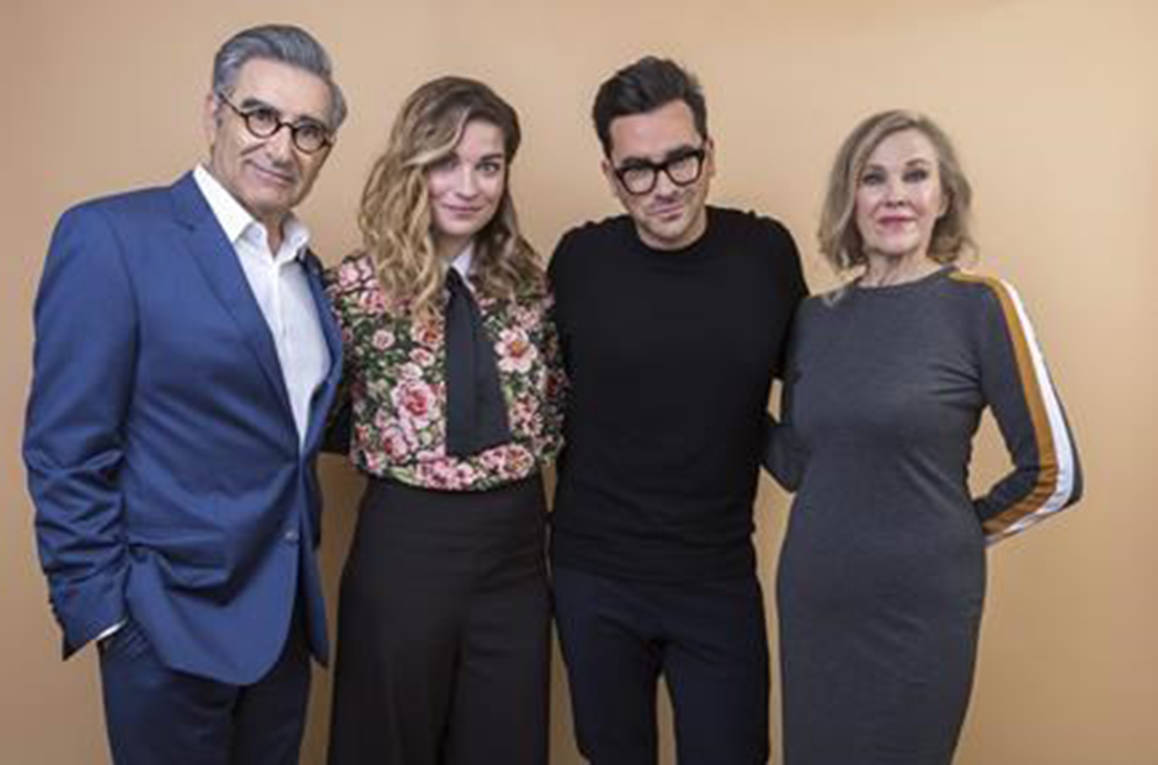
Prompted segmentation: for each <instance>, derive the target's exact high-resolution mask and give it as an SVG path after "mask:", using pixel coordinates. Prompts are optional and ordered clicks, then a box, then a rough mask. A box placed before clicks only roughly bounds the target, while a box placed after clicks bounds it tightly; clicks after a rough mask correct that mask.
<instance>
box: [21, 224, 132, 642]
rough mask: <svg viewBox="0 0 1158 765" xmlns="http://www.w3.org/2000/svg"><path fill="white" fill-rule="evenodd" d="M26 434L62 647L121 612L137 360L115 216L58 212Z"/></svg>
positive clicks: (39, 308) (39, 311)
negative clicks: (127, 439)
mask: <svg viewBox="0 0 1158 765" xmlns="http://www.w3.org/2000/svg"><path fill="white" fill-rule="evenodd" d="M35 325H36V345H35V354H34V361H33V380H32V389H31V396H30V398H29V402H28V410H27V421H26V426H25V434H24V461H25V464H26V467H27V470H28V486H29V491H30V493H31V495H32V499H33V502H34V504H35V506H36V538H37V545H38V548H39V552H40V559H41V565H42V567H43V569H44V572H45V575H46V576H47V577H48V582H49V587H50V591H51V600H52V605H53V608H54V611H55V613H56V617H57V619H58V620H59V621H60V623H61V626H62V627H63V629H64V636H65V655H68V654H69V653H71V652H72V651H74V650H76V649H77V648H79V647H80V646H82V645H84V644H85V643H87V642H88V641H89V640H91V639H93V638H94V637H96V636H97V635H98V634H100V633H102V632H103V631H105V630H106V629H107V628H109V627H111V626H112V625H114V624H117V623H118V622H120V621H122V620H123V619H124V618H125V607H124V595H123V590H124V580H125V576H126V571H127V561H126V545H125V541H124V537H123V522H122V510H123V508H122V505H123V500H122V495H121V490H120V487H119V481H118V475H119V470H120V466H121V462H122V459H123V438H124V432H123V429H124V427H125V422H126V418H127V414H128V411H129V406H130V400H131V395H132V389H133V379H134V373H135V361H136V347H137V337H136V331H137V330H136V305H135V298H134V294H133V290H132V287H131V282H130V278H129V274H128V272H127V270H126V268H125V264H124V263H123V261H122V254H121V250H120V245H119V243H118V241H117V238H116V233H115V231H114V230H113V228H112V226H111V224H110V222H109V221H108V220H107V219H106V217H105V216H104V215H103V214H102V213H101V211H100V210H95V209H93V208H91V207H82V208H78V209H75V210H73V211H71V212H69V213H66V214H65V216H64V217H62V219H61V221H60V223H59V225H58V226H57V229H56V232H55V234H54V236H53V240H52V244H51V247H50V250H49V254H48V259H47V261H46V263H45V268H44V274H43V277H42V279H41V283H40V290H39V293H38V295H37V299H36V309H35Z"/></svg>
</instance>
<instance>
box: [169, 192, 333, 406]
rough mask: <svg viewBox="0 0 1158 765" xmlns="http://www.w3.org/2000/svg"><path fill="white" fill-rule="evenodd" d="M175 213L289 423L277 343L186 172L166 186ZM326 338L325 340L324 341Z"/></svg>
mask: <svg viewBox="0 0 1158 765" xmlns="http://www.w3.org/2000/svg"><path fill="white" fill-rule="evenodd" d="M172 192H173V199H174V207H175V210H176V213H177V217H178V219H179V220H181V221H182V222H183V223H184V224H185V225H186V226H187V227H188V228H189V229H190V237H189V250H190V253H191V254H192V256H193V260H194V262H195V263H196V264H197V266H198V268H199V269H200V270H201V273H202V274H203V275H204V276H205V279H206V281H208V282H209V286H210V287H211V288H212V290H213V292H214V294H215V295H216V296H217V299H218V300H220V301H221V304H222V305H223V306H225V310H226V311H228V312H229V315H230V316H232V317H233V320H234V322H236V323H237V326H238V329H239V330H240V331H241V335H242V337H244V338H245V343H246V345H248V346H249V349H250V350H251V351H252V352H253V355H254V357H255V358H256V359H257V363H258V365H259V366H260V367H261V370H262V372H263V373H264V374H265V377H266V379H267V380H268V381H269V384H270V387H271V388H272V389H273V391H274V395H275V396H276V397H277V400H278V401H279V402H280V403H281V405H282V409H283V410H284V411H285V413H286V416H287V417H289V419H290V421H291V423H292V421H293V410H292V409H291V407H290V401H289V393H288V392H287V391H286V386H285V379H284V378H283V377H282V372H281V364H280V363H279V362H278V358H277V348H276V347H275V346H274V342H273V336H272V335H271V334H270V332H269V325H268V324H266V322H265V317H264V316H262V314H261V308H260V307H259V306H258V304H257V300H256V299H254V297H253V292H252V291H251V290H250V288H249V282H248V281H247V280H246V278H245V272H244V271H242V269H241V263H240V262H239V261H238V259H237V253H236V252H235V251H234V249H233V245H232V244H231V243H230V242H229V240H228V239H226V238H225V232H224V231H222V229H221V226H220V224H218V222H217V219H216V218H215V217H214V216H213V211H212V210H210V208H209V204H208V203H207V202H206V201H205V198H204V197H203V196H202V195H201V190H200V189H198V188H197V182H196V181H194V180H193V174H192V173H186V174H185V175H184V176H182V177H181V179H180V180H179V181H177V183H176V184H174V185H173V187H172ZM327 342H328V341H327Z"/></svg>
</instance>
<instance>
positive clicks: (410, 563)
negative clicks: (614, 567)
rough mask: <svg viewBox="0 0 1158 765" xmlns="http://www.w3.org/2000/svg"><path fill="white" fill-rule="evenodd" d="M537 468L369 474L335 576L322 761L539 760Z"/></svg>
mask: <svg viewBox="0 0 1158 765" xmlns="http://www.w3.org/2000/svg"><path fill="white" fill-rule="evenodd" d="M545 511H546V509H545V504H544V499H543V486H542V480H541V478H540V476H538V475H535V476H534V477H532V478H528V479H525V480H522V481H519V482H517V483H514V484H510V485H507V486H503V487H500V488H498V489H494V490H490V491H483V492H440V491H430V490H425V489H418V488H414V487H410V486H406V485H404V484H400V483H397V482H394V481H388V480H379V479H372V480H371V481H370V483H369V485H368V487H367V489H366V493H365V495H364V496H363V499H362V506H361V510H360V515H359V518H358V526H357V529H356V531H355V533H354V541H353V544H352V545H351V548H350V555H349V558H348V560H347V562H346V567H345V570H344V572H343V574H342V587H341V600H340V604H339V615H338V649H337V668H336V673H335V678H334V702H333V709H332V715H333V716H332V722H331V731H330V751H329V761H330V763H331V765H352V764H360V763H375V765H386V764H388V763H395V764H397V765H440V764H446V765H470V764H474V763H477V764H478V765H495V763H503V765H523V764H526V765H544V764H545V763H546V761H547V735H548V734H547V719H548V699H549V696H548V694H549V671H550V605H549V596H548V586H547V574H546V564H545V555H544V517H545Z"/></svg>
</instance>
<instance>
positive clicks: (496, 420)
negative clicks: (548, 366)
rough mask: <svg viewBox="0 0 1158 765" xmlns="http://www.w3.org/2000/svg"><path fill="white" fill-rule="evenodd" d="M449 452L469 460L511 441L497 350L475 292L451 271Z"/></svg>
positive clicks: (448, 309)
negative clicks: (497, 361) (468, 457)
mask: <svg viewBox="0 0 1158 765" xmlns="http://www.w3.org/2000/svg"><path fill="white" fill-rule="evenodd" d="M446 287H447V289H448V290H449V291H450V301H449V302H448V303H447V304H446V452H447V454H450V455H453V456H455V457H467V456H469V455H471V454H477V453H478V452H481V451H483V450H484V449H489V448H490V447H492V446H498V445H499V444H503V443H506V442H507V441H510V440H511V428H510V425H509V424H508V422H507V404H506V401H505V400H504V399H503V392H502V389H501V388H500V387H499V368H498V365H497V363H496V362H495V349H494V346H493V345H492V344H491V341H490V340H489V339H488V338H487V333H486V329H485V328H484V327H483V323H482V316H480V315H479V310H478V305H477V304H476V303H475V302H474V296H473V295H472V294H471V292H470V288H469V287H467V286H466V283H465V282H463V280H462V277H461V276H459V273H458V271H456V270H455V269H454V268H448V269H447V270H446Z"/></svg>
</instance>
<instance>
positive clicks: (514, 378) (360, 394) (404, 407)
mask: <svg viewBox="0 0 1158 765" xmlns="http://www.w3.org/2000/svg"><path fill="white" fill-rule="evenodd" d="M325 281H326V291H327V293H328V294H329V297H330V300H331V303H332V305H333V307H334V313H335V314H336V316H337V320H338V324H339V325H340V326H341V328H342V344H343V354H344V371H343V395H345V396H349V403H350V405H351V413H352V436H351V443H350V459H351V461H352V462H353V463H354V465H355V466H356V467H358V468H360V469H361V470H363V471H365V472H366V473H369V474H370V475H373V476H378V477H383V478H392V479H394V480H397V481H400V482H402V483H405V484H409V485H411V486H417V487H420V488H425V489H438V490H443V491H482V490H486V489H492V488H495V487H497V486H502V485H503V484H507V483H511V482H513V481H517V480H519V479H522V478H526V477H528V476H530V475H532V474H534V473H535V472H536V471H537V470H538V469H539V468H540V467H541V466H542V465H544V464H546V463H548V462H550V461H551V460H552V459H554V457H555V455H556V454H557V453H558V451H559V447H560V445H561V443H562V416H563V415H562V410H563V395H564V388H565V382H564V376H563V367H562V362H561V358H560V353H559V342H558V336H557V335H556V333H555V326H554V323H553V322H552V320H551V318H550V311H551V307H552V299H551V297H550V295H549V293H547V292H546V288H545V287H544V292H543V294H542V295H541V296H540V297H536V298H529V299H525V300H524V299H520V300H517V301H510V300H498V299H495V298H489V297H486V296H484V295H481V294H478V292H476V300H477V302H478V307H479V313H480V314H481V316H482V320H483V325H484V327H485V328H486V330H487V333H488V334H489V335H490V337H491V338H493V340H494V346H495V354H496V360H497V363H498V370H499V384H500V386H501V388H502V391H503V397H504V398H505V399H506V402H507V412H508V418H509V421H510V428H511V434H512V436H513V437H512V440H511V441H509V442H508V443H505V444H500V445H498V446H495V447H492V448H489V449H486V450H484V451H481V452H479V453H478V454H473V455H471V456H469V457H465V458H460V457H454V456H451V455H448V454H447V453H446V416H445V412H446V364H445V362H446V351H445V348H446V343H445V334H444V328H445V321H444V320H443V317H442V315H441V313H439V314H438V315H437V316H435V317H434V318H432V319H430V320H415V319H414V317H411V316H409V315H395V314H394V313H391V312H390V311H389V310H388V308H387V302H386V296H385V295H384V293H383V292H382V289H381V287H380V286H379V284H378V280H377V277H376V276H375V274H374V266H373V263H372V261H371V260H370V257H369V256H367V255H365V254H355V255H351V256H349V257H347V258H346V259H345V260H343V261H342V262H341V263H339V264H338V265H337V266H335V267H333V268H330V269H328V270H327V271H326V276H325ZM444 299H445V295H444ZM341 404H342V402H339V403H338V405H339V406H340V405H341Z"/></svg>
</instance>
